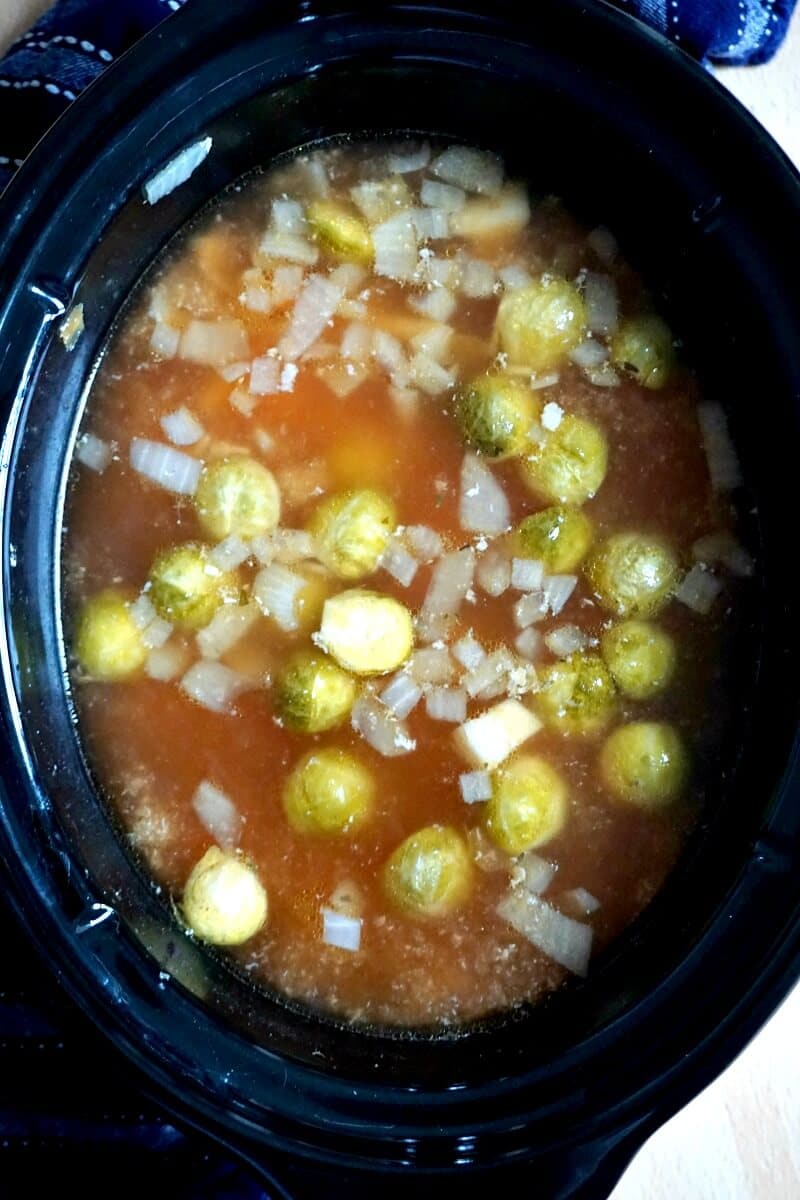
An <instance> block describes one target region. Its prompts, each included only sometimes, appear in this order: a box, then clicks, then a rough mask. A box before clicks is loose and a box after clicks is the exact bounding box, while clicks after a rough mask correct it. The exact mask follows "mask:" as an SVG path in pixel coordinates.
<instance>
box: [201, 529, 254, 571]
mask: <svg viewBox="0 0 800 1200" xmlns="http://www.w3.org/2000/svg"><path fill="white" fill-rule="evenodd" d="M249 557H250V547H249V546H248V545H247V543H246V542H243V541H242V539H241V538H239V537H237V536H236V534H235V533H232V534H231V535H230V537H226V538H225V540H224V541H222V542H219V543H218V544H217V545H216V546H215V547H214V549H213V550H212V551H211V552H210V553H209V556H208V561H209V562H210V563H211V564H212V566H214V567H217V568H218V569H219V570H220V571H235V570H236V568H237V567H240V566H241V565H242V563H243V562H245V561H246V560H247V559H248V558H249Z"/></svg>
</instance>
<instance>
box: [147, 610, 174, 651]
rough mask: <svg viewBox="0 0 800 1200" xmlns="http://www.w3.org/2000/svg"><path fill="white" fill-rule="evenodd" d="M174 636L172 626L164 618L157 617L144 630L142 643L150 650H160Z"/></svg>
mask: <svg viewBox="0 0 800 1200" xmlns="http://www.w3.org/2000/svg"><path fill="white" fill-rule="evenodd" d="M171 634H172V626H171V625H170V623H169V621H165V620H164V618H163V617H156V618H155V619H154V620H152V621H151V622H150V624H149V625H148V626H147V628H146V629H143V630H142V641H143V642H144V644H145V646H146V647H147V649H148V650H160V649H161V647H162V646H163V645H165V644H166V643H167V642H168V641H169V638H170V636H171Z"/></svg>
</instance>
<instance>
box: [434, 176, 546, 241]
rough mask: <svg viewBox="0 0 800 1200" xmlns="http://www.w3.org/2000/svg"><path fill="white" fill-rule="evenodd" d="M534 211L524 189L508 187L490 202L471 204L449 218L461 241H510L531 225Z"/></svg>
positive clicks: (485, 200) (467, 204)
mask: <svg viewBox="0 0 800 1200" xmlns="http://www.w3.org/2000/svg"><path fill="white" fill-rule="evenodd" d="M530 215H531V208H530V204H529V202H528V196H527V193H526V191H525V189H524V188H523V187H518V186H515V185H513V184H512V185H509V186H508V187H505V188H503V190H502V192H501V193H500V195H498V196H495V197H492V198H491V199H483V198H481V199H478V200H469V201H467V203H466V204H465V205H464V207H463V208H462V209H461V210H460V211H459V212H457V213H453V214H452V216H451V218H450V228H451V229H452V231H453V233H454V234H456V235H457V236H458V237H463V238H467V239H470V240H476V241H481V240H482V239H484V238H501V237H510V236H512V235H513V234H515V233H519V232H520V230H522V229H524V228H525V226H526V225H527V224H528V221H529V220H530Z"/></svg>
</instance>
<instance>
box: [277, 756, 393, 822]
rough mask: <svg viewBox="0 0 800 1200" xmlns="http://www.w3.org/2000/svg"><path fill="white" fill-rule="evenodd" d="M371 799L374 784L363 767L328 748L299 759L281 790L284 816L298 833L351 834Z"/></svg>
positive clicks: (367, 812) (366, 812)
mask: <svg viewBox="0 0 800 1200" xmlns="http://www.w3.org/2000/svg"><path fill="white" fill-rule="evenodd" d="M374 799H375V781H374V780H373V778H372V776H371V775H370V773H369V771H368V770H367V768H366V767H365V766H364V764H363V763H362V762H359V760H358V759H357V758H355V757H354V756H353V755H352V754H348V753H347V752H346V751H344V750H337V749H335V748H334V747H332V746H328V747H326V748H325V749H323V750H312V751H311V752H310V753H309V754H306V755H305V756H304V757H303V758H301V759H300V761H299V763H298V764H297V766H296V767H295V768H294V770H293V771H292V773H291V775H290V776H289V778H288V779H287V780H286V785H285V787H284V789H283V809H284V812H285V813H286V816H287V819H288V821H289V824H290V825H291V827H292V829H295V830H297V832H298V833H320V834H330V835H334V834H343V833H354V832H355V831H356V830H357V829H360V827H361V826H362V825H363V824H364V822H365V821H366V820H367V819H368V817H369V816H370V814H371V812H372V808H373V803H374Z"/></svg>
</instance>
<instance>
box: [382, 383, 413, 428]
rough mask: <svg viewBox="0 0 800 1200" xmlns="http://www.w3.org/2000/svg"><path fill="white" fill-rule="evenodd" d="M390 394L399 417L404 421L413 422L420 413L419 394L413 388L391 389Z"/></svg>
mask: <svg viewBox="0 0 800 1200" xmlns="http://www.w3.org/2000/svg"><path fill="white" fill-rule="evenodd" d="M389 394H390V396H391V397H392V401H393V403H394V408H395V412H396V413H397V415H398V417H400V418H401V419H402V420H403V421H412V420H413V419H414V417H416V415H417V413H418V412H419V392H415V391H414V390H413V388H399V387H390V388H389Z"/></svg>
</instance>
